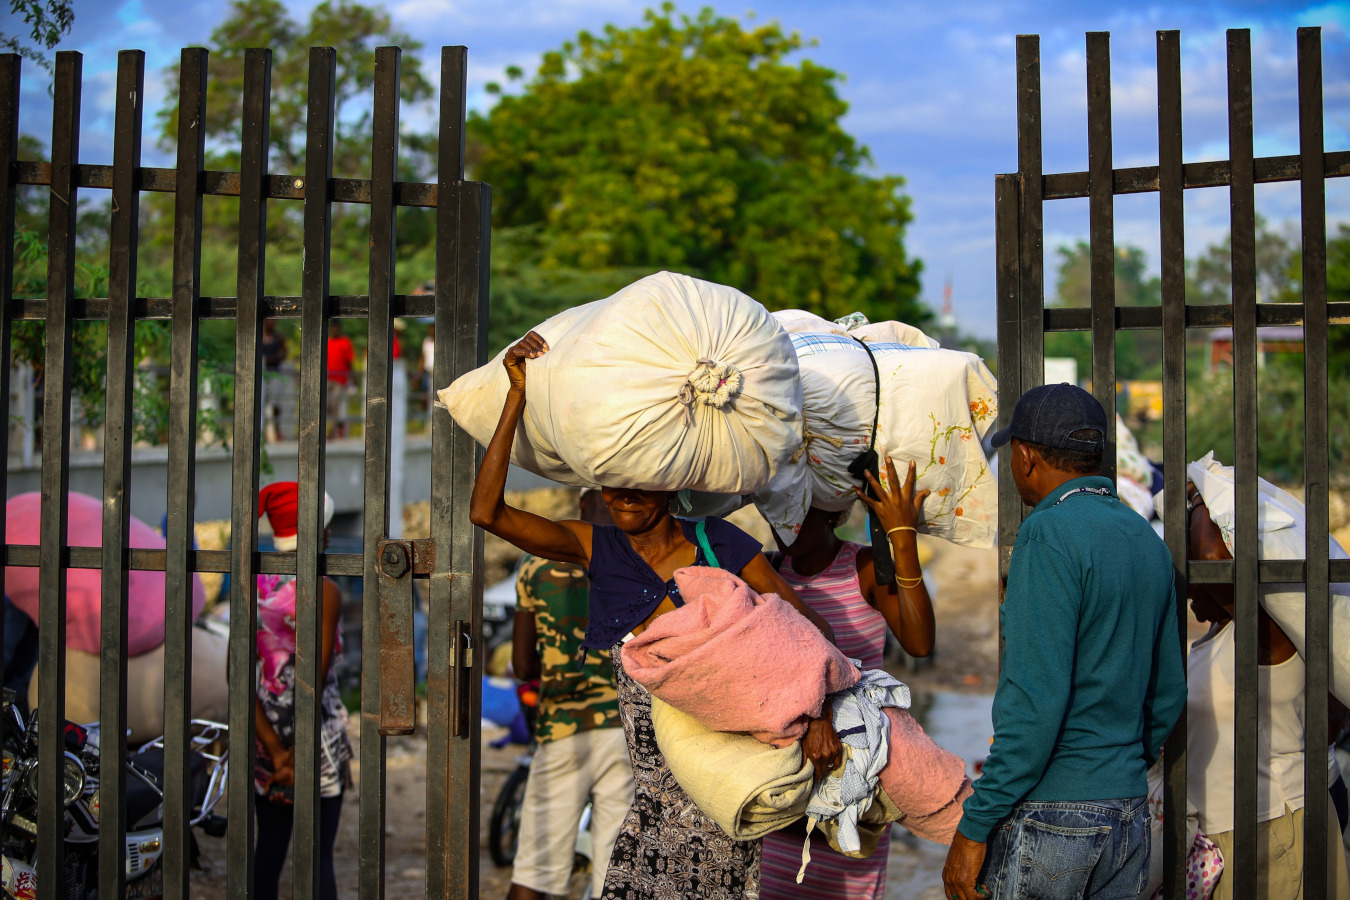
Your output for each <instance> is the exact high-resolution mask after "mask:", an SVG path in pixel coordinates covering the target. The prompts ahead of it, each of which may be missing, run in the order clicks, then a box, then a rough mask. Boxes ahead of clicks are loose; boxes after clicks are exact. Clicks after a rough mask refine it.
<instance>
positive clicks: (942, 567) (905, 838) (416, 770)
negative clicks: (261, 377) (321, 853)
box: [192, 538, 998, 900]
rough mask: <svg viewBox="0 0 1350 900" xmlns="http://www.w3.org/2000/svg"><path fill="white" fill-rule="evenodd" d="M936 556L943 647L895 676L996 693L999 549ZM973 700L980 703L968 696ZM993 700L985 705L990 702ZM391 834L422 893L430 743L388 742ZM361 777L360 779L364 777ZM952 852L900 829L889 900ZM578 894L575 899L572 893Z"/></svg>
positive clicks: (937, 547)
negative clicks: (917, 664) (917, 665)
mask: <svg viewBox="0 0 1350 900" xmlns="http://www.w3.org/2000/svg"><path fill="white" fill-rule="evenodd" d="M922 540H923V541H924V542H925V544H926V545H927V546H928V547H929V548H930V550H931V551H932V554H933V555H932V558H931V559H929V560H928V562H927V563H926V569H927V571H928V573H929V575H930V576H931V579H932V581H933V582H934V583H935V586H936V595H937V596H936V598H935V600H934V606H935V611H936V615H937V649H936V651H935V653H934V654H933V657H932V658H931V662H925V664H924V665H923V666H922V667H919V668H917V669H915V668H914V667H912V666H901V667H897V668H896V669H895V674H896V675H897V677H899V678H901V679H902V680H903V681H905V682H906V683H907V684H909V685H910V686H911V687H912V688H913V689H914V690H915V692H916V693H922V692H955V693H958V694H967V695H987V694H991V693H992V692H993V689H994V685H995V682H996V679H997V670H998V668H997V667H998V637H997V631H998V618H997V609H998V563H997V551H995V550H970V549H966V548H963V547H957V546H955V545H952V544H949V543H946V542H945V541H939V540H934V539H929V538H923V539H922ZM971 699H972V701H974V700H975V698H974V697H972V698H971ZM986 702H987V701H986ZM359 730H360V725H359V722H358V720H357V718H356V717H353V719H352V739H353V742H354V743H356V742H358V741H359ZM496 733H498V732H495V731H488V730H486V729H485V734H484V744H483V757H482V803H483V806H482V809H481V820H482V822H483V823H484V827H486V823H487V819H488V815H489V813H490V811H491V807H492V801H493V800H494V798H495V797H496V795H497V792H498V790H499V789H500V788H501V784H502V782H503V781H504V780H505V778H506V776H507V775H508V774H509V773H510V771H511V770H512V769H513V768H515V764H516V756H517V755H518V754H519V752H520V748H519V747H513V746H507V747H506V748H503V749H500V750H496V749H493V748H491V747H489V746H488V745H487V744H488V740H490V739H491V738H492V737H495V736H496ZM387 759H388V763H387V776H386V784H387V792H388V794H387V796H388V816H387V820H388V823H387V828H386V848H387V850H386V852H387V855H388V857H387V858H388V864H387V869H386V876H385V877H386V885H387V887H386V892H387V895H388V896H389V897H391V898H416V897H422V896H425V885H424V881H423V879H424V873H425V868H424V866H425V857H426V789H425V781H424V771H425V765H426V737H425V734H422V735H412V736H409V737H399V738H390V739H389V742H388V757H387ZM355 774H356V777H357V778H358V779H359V778H360V772H359V771H357V772H356V773H355ZM356 797H357V794H356V792H355V791H353V792H352V793H350V794H349V795H348V799H347V801H346V802H345V803H344V806H343V811H342V824H341V827H340V829H339V832H338V841H337V850H336V853H335V859H336V866H337V881H338V888H339V891H340V893H341V894H342V895H343V896H345V897H355V896H356V886H357V870H358V857H357V847H358V840H357V814H356V802H357V801H356ZM199 840H200V841H201V843H202V848H203V858H204V860H203V861H204V866H205V869H204V871H201V872H194V873H193V877H192V892H193V896H195V897H201V898H216V897H223V896H224V893H225V847H224V845H225V842H224V840H223V839H220V840H216V839H213V838H207V837H199ZM481 848H482V849H481V850H480V854H479V873H480V874H479V882H480V896H481V897H484V898H493V900H495V898H501V897H505V896H506V891H507V887H508V886H509V883H510V870H509V869H498V868H497V867H496V866H494V865H493V863H492V860H491V859H490V858H489V856H488V853H487V850H486V844H483V845H481ZM945 855H946V848H945V847H941V846H939V845H937V844H932V843H930V842H927V841H921V840H918V839H916V838H914V837H912V836H911V835H909V834H908V832H905V831H904V830H903V829H897V830H896V831H895V839H894V840H892V842H891V858H890V865H889V869H888V877H887V884H888V890H887V896H888V897H892V898H905V900H928V898H933V900H939V898H941V896H942V889H941V880H940V877H939V876H940V873H941V870H942V863H943V860H944V859H945ZM281 896H282V897H283V898H289V897H290V896H291V891H290V876H289V868H288V870H287V873H286V874H285V875H283V878H282V889H281ZM574 896H575V894H574Z"/></svg>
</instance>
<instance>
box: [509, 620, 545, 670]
mask: <svg viewBox="0 0 1350 900" xmlns="http://www.w3.org/2000/svg"><path fill="white" fill-rule="evenodd" d="M511 668H512V669H514V670H515V673H516V680H517V681H533V680H534V679H536V678H538V677H539V669H540V666H539V650H538V648H537V647H535V631H534V613H532V612H524V611H522V610H519V609H518V610H516V621H515V624H514V625H513V627H512V630H511Z"/></svg>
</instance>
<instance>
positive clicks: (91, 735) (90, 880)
mask: <svg viewBox="0 0 1350 900" xmlns="http://www.w3.org/2000/svg"><path fill="white" fill-rule="evenodd" d="M12 701H13V698H12V697H11V696H9V695H8V694H7V695H6V696H5V699H4V704H3V709H0V715H3V716H4V719H5V745H4V756H3V759H4V768H3V782H0V888H2V889H3V893H4V896H5V897H6V898H11V900H30V898H36V897H37V872H36V865H37V817H38V787H37V786H38V779H37V774H38V773H37V761H38V760H37V757H38V739H37V736H38V731H37V721H38V719H37V717H38V710H34V711H33V712H32V713H31V714H29V716H28V718H27V720H25V719H24V717H23V714H22V713H21V712H20V711H19V710H18V708H17V707H15V706H14V704H13V702H12ZM192 735H193V736H192V739H191V743H190V748H189V755H188V759H189V774H190V778H191V785H192V794H193V810H192V817H191V819H190V824H191V825H192V826H196V827H200V828H201V829H202V830H203V832H204V833H206V834H208V835H210V836H212V837H222V836H224V834H225V819H224V817H222V816H218V815H216V814H215V812H214V810H215V807H216V804H217V803H219V802H220V800H221V798H222V797H224V796H225V787H226V779H227V775H228V772H229V742H228V735H229V728H228V726H226V725H223V724H221V723H219V722H211V721H208V720H205V719H194V720H193V721H192ZM65 745H66V749H65V773H64V778H63V788H64V796H63V797H62V800H63V802H64V804H65V831H66V846H65V854H64V858H65V869H64V872H63V880H64V883H65V890H64V895H65V896H66V897H67V898H71V900H95V898H97V897H98V831H99V815H100V802H99V730H98V727H97V726H81V725H76V724H74V723H71V722H67V723H66V725H65ZM163 783H164V739H163V738H162V737H161V738H159V739H158V740H154V741H151V742H149V743H147V744H144V745H143V746H141V747H140V748H138V749H136V750H134V751H131V752H128V753H127V757H126V812H127V831H126V851H125V860H126V872H127V890H126V895H125V896H126V897H127V898H129V900H150V898H157V897H159V896H161V894H162V893H163V871H162V867H161V866H160V858H161V856H162V854H163V851H164V788H163ZM191 850H192V858H193V859H194V860H195V859H196V856H197V843H196V835H195V833H193V834H192V848H191Z"/></svg>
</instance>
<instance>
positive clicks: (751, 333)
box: [437, 272, 801, 494]
mask: <svg viewBox="0 0 1350 900" xmlns="http://www.w3.org/2000/svg"><path fill="white" fill-rule="evenodd" d="M534 330H535V331H537V332H538V333H539V334H540V335H541V336H542V337H543V338H544V340H546V341H548V345H549V352H548V353H546V354H544V355H543V356H541V357H539V358H538V359H533V360H530V362H529V363H528V364H527V367H526V372H527V374H526V392H527V397H528V401H527V403H526V407H525V414H524V417H523V418H522V420H521V427H520V430H519V432H518V433H517V435H516V440H515V444H514V446H513V448H512V455H511V461H512V462H513V463H515V464H516V465H518V466H521V467H523V468H526V469H529V470H530V471H531V472H534V473H536V474H538V475H542V476H544V477H545V478H550V479H552V480H554V481H557V482H560V483H562V484H568V485H574V486H577V487H630V488H638V489H642V490H671V491H674V490H683V489H691V490H696V491H710V492H715V493H723V494H748V493H753V492H754V491H757V490H759V489H760V488H762V487H764V486H765V485H766V484H768V483H769V481H770V479H772V478H773V476H774V475H775V474H777V472H778V470H779V468H780V467H781V466H783V465H784V464H786V463H787V461H788V459H789V458H790V457H791V456H792V453H793V451H794V450H795V449H796V448H797V445H798V444H800V442H801V440H800V435H801V383H800V381H799V380H798V378H797V356H796V354H795V353H794V352H793V349H792V341H791V339H789V338H788V336H787V334H786V333H785V332H784V331H783V329H782V327H780V326H779V324H778V322H777V320H775V319H774V317H773V316H772V315H770V314H769V312H768V311H767V310H766V309H764V307H763V306H761V305H760V304H759V303H757V302H756V301H755V300H753V299H752V298H750V297H748V296H746V295H745V294H743V293H741V292H740V291H738V290H736V289H734V288H730V287H726V286H725V285H720V284H713V283H712V282H708V281H700V280H699V279H696V278H690V277H688V276H686V275H677V274H673V273H670V272H660V273H657V274H655V275H650V276H648V277H646V278H643V279H642V280H641V281H637V282H635V283H633V284H631V285H629V286H628V287H626V288H624V289H623V290H621V291H619V292H618V293H616V294H614V295H613V296H612V297H608V298H606V299H604V300H596V301H594V302H592V303H587V304H585V305H584V306H578V307H575V308H573V309H569V310H567V311H565V312H562V313H559V314H558V315H556V316H554V317H553V318H551V319H549V320H548V321H546V322H544V323H543V324H541V325H539V326H538V327H537V328H535V329H534ZM504 355H505V351H502V353H499V354H497V356H496V358H495V359H493V360H492V361H491V362H490V363H488V364H487V365H485V366H483V367H481V368H478V369H475V370H474V371H472V372H470V373H468V374H467V375H464V376H463V377H461V378H458V379H456V380H455V382H454V383H453V384H451V385H450V386H449V387H447V388H445V389H444V390H442V391H440V392H439V393H438V395H437V396H438V397H439V399H440V402H441V403H442V404H444V405H445V406H446V408H447V409H448V410H449V411H450V415H451V416H453V417H454V419H455V421H456V422H457V423H459V425H460V426H461V427H463V428H464V429H465V430H466V431H468V432H469V434H471V435H473V437H474V439H475V440H477V441H478V442H479V443H481V444H486V443H487V442H488V440H489V439H490V438H491V437H492V432H493V430H494V429H495V428H496V427H497V421H498V418H499V417H500V415H501V410H502V404H503V402H504V401H505V399H506V392H507V389H508V382H507V377H506V371H505V369H504V368H503V367H502V364H501V361H502V357H503V356H504Z"/></svg>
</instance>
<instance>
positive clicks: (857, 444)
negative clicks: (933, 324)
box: [755, 310, 998, 547]
mask: <svg viewBox="0 0 1350 900" xmlns="http://www.w3.org/2000/svg"><path fill="white" fill-rule="evenodd" d="M774 316H775V318H777V319H778V320H779V321H780V322H781V323H782V324H783V327H784V328H785V329H786V330H787V331H788V332H789V333H790V335H791V338H792V344H793V348H794V349H795V351H796V353H797V362H798V366H799V368H800V371H801V380H802V410H803V423H804V430H803V437H804V449H803V450H802V452H801V454H799V455H798V456H797V458H796V459H794V460H793V461H792V462H791V464H790V465H789V466H787V467H784V468H783V469H780V470H779V472H778V473H777V474H776V475H775V477H774V481H773V482H772V483H771V484H770V485H769V487H768V488H766V489H765V490H763V491H761V492H759V493H758V494H757V495H756V497H755V502H756V504H757V505H758V506H759V509H760V512H761V513H763V514H764V517H765V518H766V519H768V521H769V524H770V525H772V526H773V527H774V530H775V531H776V532H777V533H778V535H779V537H780V538H782V539H783V540H784V541H785V542H787V543H791V542H792V539H793V537H794V536H795V535H796V533H797V531H798V529H800V527H801V522H802V519H803V518H804V517H805V515H806V510H807V509H808V508H809V507H811V506H818V507H820V508H822V509H844V508H845V507H847V506H848V505H849V504H850V503H852V502H853V501H854V499H855V495H854V493H853V485H854V484H855V482H854V480H853V478H852V476H850V475H849V472H848V465H849V463H850V462H852V461H853V460H854V459H855V458H856V457H857V456H858V454H860V453H862V452H863V451H865V450H866V449H867V448H868V442H869V440H870V438H871V432H872V420H873V417H874V416H875V415H876V414H877V402H878V401H877V386H876V381H877V375H874V373H873V369H872V362H871V360H869V359H868V352H867V350H865V349H864V348H863V347H862V346H861V345H860V344H859V343H858V341H857V340H854V338H855V337H856V338H858V339H859V340H862V341H864V342H865V343H866V344H867V345H868V347H869V348H870V349H871V351H872V354H873V355H874V356H875V359H876V363H877V369H878V372H879V376H880V381H881V398H880V417H879V422H878V427H877V452H878V453H880V454H881V455H882V456H883V457H890V458H891V459H894V460H895V463H896V469H897V470H898V472H899V473H900V474H902V475H903V474H904V472H905V469H906V468H907V467H908V465H909V462H910V461H911V460H913V461H914V462H915V463H916V465H917V475H918V477H917V481H916V484H917V488H918V489H919V490H930V491H932V493H931V494H930V496H929V498H928V500H927V501H926V502H925V504H924V522H923V526H922V529H921V530H923V531H925V532H927V533H928V534H933V535H937V536H939V537H944V538H947V539H948V540H951V541H954V542H956V543H959V544H965V545H967V546H973V547H990V546H993V541H994V534H995V531H996V529H997V506H998V496H997V488H996V485H995V482H994V476H993V473H992V472H991V471H990V466H989V462H988V460H986V459H985V456H984V450H983V448H982V447H981V445H980V440H981V438H983V437H984V434H985V432H987V431H988V430H989V428H990V427H991V426H992V424H993V423H994V421H995V419H997V417H998V387H997V385H996V383H995V382H994V377H993V376H992V375H991V374H990V373H989V370H988V369H987V368H986V367H985V365H984V362H983V361H982V360H980V358H979V357H978V356H976V355H974V354H973V353H964V352H961V351H954V350H942V349H940V348H939V347H938V344H937V342H936V341H933V340H932V339H930V338H929V337H928V336H927V335H925V334H924V333H923V332H922V331H920V330H919V329H917V328H914V327H913V326H910V325H905V324H903V323H900V322H878V323H875V324H861V325H856V326H855V327H853V328H852V329H848V328H846V327H845V326H843V325H840V324H838V323H833V322H826V321H825V320H824V319H821V318H820V317H818V316H814V315H812V314H811V313H806V312H802V311H800V310H785V311H781V312H776V313H774ZM856 321H865V320H862V318H861V317H858V318H857V320H856ZM885 477H886V472H885V467H884V466H883V467H882V479H883V482H884V481H885Z"/></svg>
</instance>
